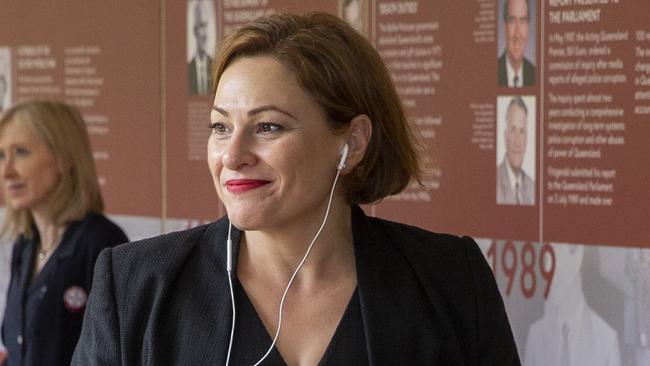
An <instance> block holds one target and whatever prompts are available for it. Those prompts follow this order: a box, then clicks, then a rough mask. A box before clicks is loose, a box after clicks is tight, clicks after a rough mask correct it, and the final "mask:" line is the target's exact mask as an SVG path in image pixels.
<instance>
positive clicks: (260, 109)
mask: <svg viewBox="0 0 650 366" xmlns="http://www.w3.org/2000/svg"><path fill="white" fill-rule="evenodd" d="M212 109H213V110H215V111H217V112H219V113H221V114H222V115H223V116H225V117H228V116H229V115H230V114H229V113H228V112H226V110H225V109H223V108H220V107H217V106H216V105H215V106H212ZM267 111H274V112H279V113H282V114H285V115H287V116H289V117H291V118H293V119H297V118H296V117H295V116H294V115H293V114H291V113H289V112H287V111H285V110H283V109H281V108H279V107H277V106H274V105H263V106H260V107H257V108H253V109H251V110H250V111H248V116H249V117H252V116H254V115H256V114H259V113H262V112H267Z"/></svg>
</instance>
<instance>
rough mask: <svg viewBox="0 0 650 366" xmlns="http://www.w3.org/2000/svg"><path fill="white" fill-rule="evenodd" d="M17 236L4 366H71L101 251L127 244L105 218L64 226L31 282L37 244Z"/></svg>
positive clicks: (91, 217)
mask: <svg viewBox="0 0 650 366" xmlns="http://www.w3.org/2000/svg"><path fill="white" fill-rule="evenodd" d="M34 231H35V235H34V238H33V239H31V240H28V239H25V238H24V237H22V236H21V237H20V238H19V239H18V240H17V241H16V242H15V243H14V248H13V254H12V259H11V282H10V284H9V291H8V293H7V306H6V309H5V314H4V321H3V323H2V341H3V343H4V344H5V346H6V347H7V352H8V358H7V360H6V361H5V364H4V365H7V366H15V365H21V366H22V365H30V366H31V365H69V364H70V359H71V358H72V353H73V352H74V348H75V345H76V343H77V340H78V339H79V334H80V332H81V324H82V320H83V314H84V310H85V298H86V297H87V295H88V293H89V292H90V288H91V284H92V277H93V268H94V266H95V261H96V259H97V256H98V255H99V252H100V251H101V250H102V249H104V248H106V247H111V246H114V245H117V244H121V243H124V242H126V241H128V239H127V237H126V235H125V234H124V232H122V230H121V229H120V228H119V227H118V226H117V225H115V224H114V223H113V222H111V221H110V220H108V219H107V218H106V217H104V216H103V215H97V214H91V215H88V216H87V217H86V218H84V219H83V220H81V221H76V222H72V223H70V224H69V225H68V228H67V229H66V231H65V233H64V234H63V238H62V241H61V243H60V244H59V247H58V248H57V249H56V250H55V251H54V253H53V254H52V256H51V257H50V259H49V260H48V262H47V263H46V264H45V266H44V267H43V269H42V270H41V272H40V273H39V274H38V275H37V277H36V278H35V279H34V280H33V281H31V274H32V272H33V266H34V255H35V254H36V249H37V243H38V241H39V238H38V232H37V231H36V230H34Z"/></svg>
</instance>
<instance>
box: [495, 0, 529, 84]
mask: <svg viewBox="0 0 650 366" xmlns="http://www.w3.org/2000/svg"><path fill="white" fill-rule="evenodd" d="M503 21H504V28H505V32H504V33H505V51H504V52H503V54H501V57H499V60H498V63H499V72H498V75H499V86H503V87H510V88H520V87H524V86H533V85H535V66H533V64H532V63H531V62H530V61H529V60H528V59H526V57H524V52H525V51H526V46H527V44H528V27H529V25H530V4H529V0H505V3H504V5H503Z"/></svg>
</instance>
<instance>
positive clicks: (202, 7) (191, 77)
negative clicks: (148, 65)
mask: <svg viewBox="0 0 650 366" xmlns="http://www.w3.org/2000/svg"><path fill="white" fill-rule="evenodd" d="M190 4H191V3H190ZM210 4H211V3H210V2H208V1H203V0H199V1H197V2H196V3H195V4H194V9H193V20H194V26H193V27H192V34H193V36H194V39H195V41H196V42H195V43H196V52H195V54H194V57H192V60H191V61H190V62H189V63H188V65H187V76H188V91H189V94H190V95H209V94H210V91H211V88H212V87H211V84H212V83H211V81H210V70H211V69H212V58H211V57H210V56H209V54H208V51H207V43H208V19H207V17H208V15H209V14H210V12H209V11H208V9H206V7H207V6H208V5H210ZM190 6H191V5H190Z"/></svg>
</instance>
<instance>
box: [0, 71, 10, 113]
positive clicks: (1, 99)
mask: <svg viewBox="0 0 650 366" xmlns="http://www.w3.org/2000/svg"><path fill="white" fill-rule="evenodd" d="M7 90H8V85H7V77H6V76H4V74H0V113H1V112H2V111H4V110H5V109H6V108H7V106H6V105H5V104H6V103H5V100H6V99H7Z"/></svg>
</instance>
